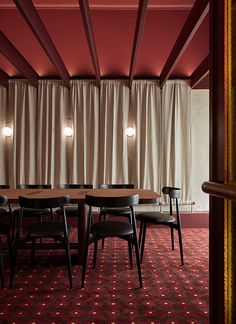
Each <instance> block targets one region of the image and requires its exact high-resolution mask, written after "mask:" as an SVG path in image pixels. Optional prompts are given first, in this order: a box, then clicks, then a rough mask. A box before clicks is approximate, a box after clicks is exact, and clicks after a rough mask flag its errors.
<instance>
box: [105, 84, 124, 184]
mask: <svg viewBox="0 0 236 324" xmlns="http://www.w3.org/2000/svg"><path fill="white" fill-rule="evenodd" d="M128 116H129V88H128V87H127V82H125V81H110V80H107V81H102V83H101V90H100V119H99V121H100V150H99V155H100V163H99V182H100V183H127V182H129V170H128V142H127V136H126V134H125V130H126V128H127V127H128Z"/></svg>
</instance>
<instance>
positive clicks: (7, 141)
mask: <svg viewBox="0 0 236 324" xmlns="http://www.w3.org/2000/svg"><path fill="white" fill-rule="evenodd" d="M6 111H7V89H6V88H5V87H2V86H0V132H1V133H0V170H2V171H1V172H0V184H7V183H8V181H9V180H8V163H7V147H9V145H11V141H12V138H7V137H6V138H5V137H4V136H3V133H2V129H3V127H5V126H6V123H7V122H8V120H7V116H6ZM9 126H12V124H11V125H10V124H9Z"/></svg>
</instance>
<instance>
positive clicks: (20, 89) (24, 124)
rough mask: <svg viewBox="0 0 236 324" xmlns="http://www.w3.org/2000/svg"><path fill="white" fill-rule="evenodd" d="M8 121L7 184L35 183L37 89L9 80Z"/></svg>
mask: <svg viewBox="0 0 236 324" xmlns="http://www.w3.org/2000/svg"><path fill="white" fill-rule="evenodd" d="M8 93H9V118H11V121H12V124H13V132H14V136H13V141H12V147H11V150H10V154H9V157H8V158H9V161H8V163H9V177H10V184H11V185H12V186H15V185H16V184H18V183H35V181H36V179H37V176H36V172H37V169H36V118H37V89H36V88H35V87H33V86H31V85H30V84H29V83H28V82H27V81H20V80H19V81H18V80H10V81H9V90H8Z"/></svg>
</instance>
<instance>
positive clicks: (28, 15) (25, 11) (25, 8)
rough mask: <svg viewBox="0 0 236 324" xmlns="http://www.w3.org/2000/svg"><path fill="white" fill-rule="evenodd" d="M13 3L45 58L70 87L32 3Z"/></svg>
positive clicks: (64, 71)
mask: <svg viewBox="0 0 236 324" xmlns="http://www.w3.org/2000/svg"><path fill="white" fill-rule="evenodd" d="M14 3H15V5H16V7H17V8H18V10H19V11H20V13H21V15H22V16H23V17H24V19H25V20H26V22H27V24H28V25H29V27H30V29H31V30H32V32H33V33H34V35H35V37H36V38H37V40H38V41H39V43H40V44H41V46H42V47H43V49H44V51H45V52H46V53H47V56H48V57H49V59H50V61H51V62H52V64H53V65H54V67H55V68H56V70H57V72H58V74H59V75H60V77H61V79H62V80H63V81H64V83H65V85H66V86H67V87H70V75H69V73H68V71H67V69H66V67H65V64H64V63H63V61H62V59H61V57H60V55H59V53H58V51H57V49H56V47H55V45H54V43H53V41H52V39H51V37H50V36H49V34H48V32H47V29H46V27H45V26H44V24H43V22H42V20H41V18H40V16H39V14H38V12H37V10H36V8H35V7H34V5H33V2H32V1H28V0H14Z"/></svg>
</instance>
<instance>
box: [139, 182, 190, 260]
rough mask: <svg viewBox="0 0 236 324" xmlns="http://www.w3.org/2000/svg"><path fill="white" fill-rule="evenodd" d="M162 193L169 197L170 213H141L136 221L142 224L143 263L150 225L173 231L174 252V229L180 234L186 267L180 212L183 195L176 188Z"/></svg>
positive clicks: (170, 188) (140, 240) (166, 188)
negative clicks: (181, 196) (180, 200)
mask: <svg viewBox="0 0 236 324" xmlns="http://www.w3.org/2000/svg"><path fill="white" fill-rule="evenodd" d="M162 192H163V194H165V195H168V196H169V212H166V213H165V212H158V211H147V212H140V213H138V214H137V215H136V219H137V220H139V221H140V222H141V223H140V233H139V245H140V246H141V262H142V261H143V253H144V245H145V238H146V229H147V227H148V226H150V225H165V226H168V227H170V230H171V243H172V250H174V229H175V230H177V232H178V237H179V248H180V257H181V264H182V265H184V257H183V244H182V234H181V218H180V212H179V203H178V200H179V198H180V195H181V189H180V188H175V187H163V188H162ZM173 200H174V205H175V207H176V213H175V214H174V213H173Z"/></svg>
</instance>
